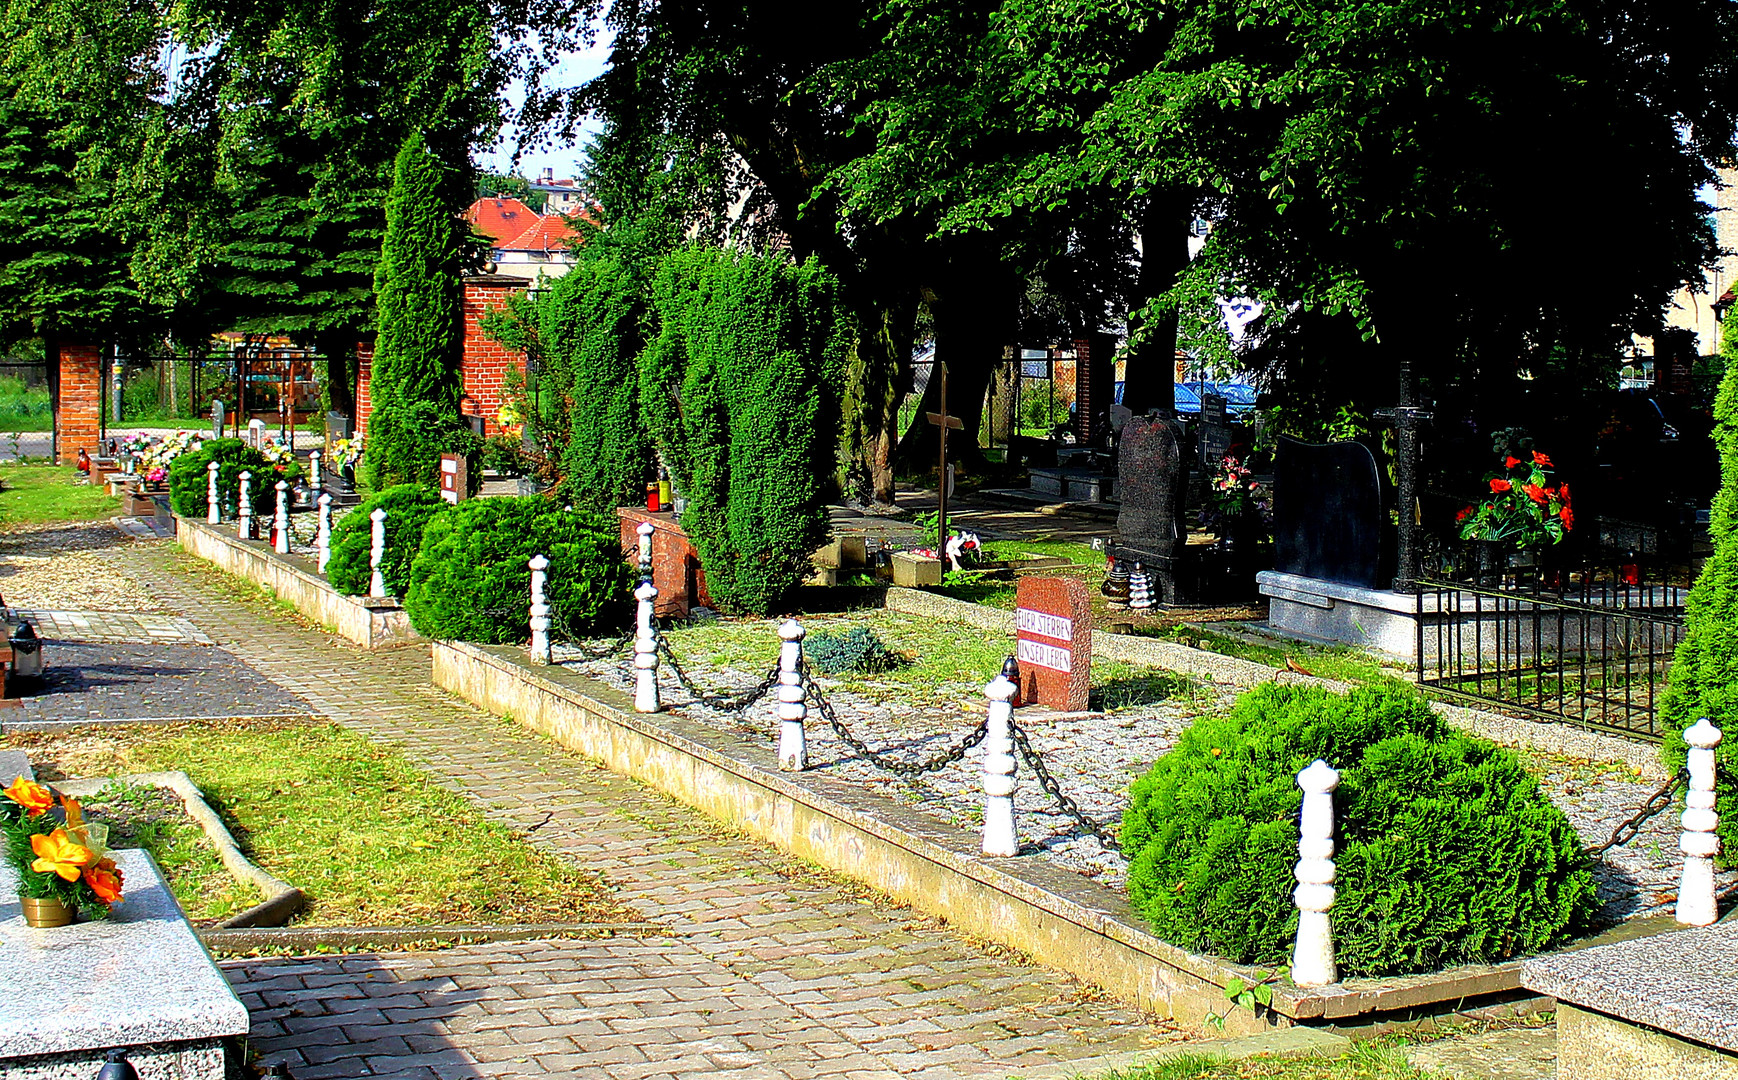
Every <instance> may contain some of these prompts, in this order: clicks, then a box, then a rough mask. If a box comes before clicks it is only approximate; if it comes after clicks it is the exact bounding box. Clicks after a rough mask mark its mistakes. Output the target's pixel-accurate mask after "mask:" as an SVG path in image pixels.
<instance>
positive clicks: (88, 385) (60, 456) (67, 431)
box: [54, 343, 103, 465]
mask: <svg viewBox="0 0 1738 1080" xmlns="http://www.w3.org/2000/svg"><path fill="white" fill-rule="evenodd" d="M102 402H103V351H102V348H101V347H100V346H97V345H69V344H65V343H63V344H62V345H61V346H60V397H59V402H58V405H59V407H58V408H57V409H56V410H55V413H54V433H55V439H54V453H55V458H56V460H58V461H59V462H60V463H61V464H62V465H70V464H72V463H73V462H75V461H77V460H78V452H79V450H81V449H83V450H86V451H88V452H89V453H90V455H91V456H92V457H96V456H97V436H98V434H99V433H100V431H99V428H100V424H101V419H102Z"/></svg>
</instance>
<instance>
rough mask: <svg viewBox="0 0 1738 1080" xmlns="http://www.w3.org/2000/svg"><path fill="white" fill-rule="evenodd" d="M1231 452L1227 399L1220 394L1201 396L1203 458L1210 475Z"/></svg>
mask: <svg viewBox="0 0 1738 1080" xmlns="http://www.w3.org/2000/svg"><path fill="white" fill-rule="evenodd" d="M1230 452H1231V422H1230V420H1229V419H1228V418H1227V417H1226V415H1225V399H1224V398H1222V397H1220V396H1219V395H1218V394H1203V395H1201V458H1202V460H1203V462H1204V463H1205V466H1206V468H1207V471H1208V472H1209V473H1213V472H1217V471H1218V470H1219V462H1220V461H1222V460H1224V457H1225V455H1226V454H1228V453H1230Z"/></svg>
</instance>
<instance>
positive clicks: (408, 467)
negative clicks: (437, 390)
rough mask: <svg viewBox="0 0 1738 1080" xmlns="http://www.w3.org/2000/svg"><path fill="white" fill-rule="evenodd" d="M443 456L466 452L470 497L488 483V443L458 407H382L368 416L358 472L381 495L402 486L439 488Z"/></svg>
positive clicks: (420, 403)
mask: <svg viewBox="0 0 1738 1080" xmlns="http://www.w3.org/2000/svg"><path fill="white" fill-rule="evenodd" d="M442 454H462V455H464V458H465V466H466V475H467V477H468V478H469V480H470V494H472V495H475V494H476V493H477V492H478V491H479V490H480V489H481V488H482V485H483V440H482V437H481V436H479V435H478V434H477V433H476V432H474V431H472V430H471V429H470V427H469V426H468V425H466V424H465V422H464V421H462V420H460V419H459V417H458V413H457V411H456V410H455V409H451V408H446V407H443V406H440V405H436V404H435V403H433V402H430V401H414V402H411V403H409V404H406V405H382V406H379V407H377V408H376V409H375V410H374V411H373V412H372V413H369V414H368V448H367V450H366V451H364V453H363V455H362V465H361V468H360V469H359V470H358V471H359V473H360V477H361V480H362V482H363V483H365V484H367V485H368V486H369V487H370V488H373V489H374V490H376V491H385V490H386V489H387V488H389V487H392V486H394V485H397V484H439V483H440V472H441V455H442Z"/></svg>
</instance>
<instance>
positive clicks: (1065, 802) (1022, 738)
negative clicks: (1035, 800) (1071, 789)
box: [1008, 720, 1122, 854]
mask: <svg viewBox="0 0 1738 1080" xmlns="http://www.w3.org/2000/svg"><path fill="white" fill-rule="evenodd" d="M1008 728H1009V730H1010V731H1011V732H1012V733H1013V736H1014V745H1015V747H1017V748H1018V749H1019V751H1020V757H1021V758H1022V759H1024V760H1025V762H1026V764H1027V765H1028V766H1030V767H1031V769H1032V775H1033V776H1035V777H1037V778H1038V786H1039V787H1041V788H1043V789H1044V790H1045V792H1046V793H1048V794H1049V796H1050V797H1051V798H1052V799H1055V800H1056V805H1057V806H1060V807H1061V808H1062V812H1063V813H1064V814H1067V815H1068V816H1069V817H1071V818H1073V819H1074V823H1075V824H1076V825H1079V826H1080V827H1081V828H1082V829H1084V830H1086V831H1087V832H1089V833H1091V834H1092V835H1093V838H1094V839H1096V840H1097V841H1098V843H1099V846H1100V847H1102V848H1104V849H1105V850H1106V851H1114V852H1117V853H1119V854H1120V853H1121V852H1122V845H1121V844H1119V843H1117V840H1116V837H1114V836H1112V835H1110V834H1109V833H1107V832H1105V831H1104V826H1103V825H1100V824H1099V823H1098V822H1096V821H1094V820H1092V819H1091V818H1089V817H1087V816H1086V814H1085V813H1083V812H1082V811H1081V809H1080V805H1079V804H1078V803H1076V802H1075V801H1074V800H1073V799H1070V798H1069V797H1068V796H1067V795H1065V794H1063V793H1062V785H1061V784H1058V783H1057V782H1056V778H1055V777H1054V776H1051V775H1050V770H1049V769H1046V768H1045V767H1044V759H1043V758H1041V757H1039V756H1038V751H1036V750H1034V749H1032V740H1030V739H1028V738H1027V737H1026V729H1024V728H1022V727H1021V726H1020V725H1019V724H1016V723H1014V722H1013V721H1012V720H1009V722H1008Z"/></svg>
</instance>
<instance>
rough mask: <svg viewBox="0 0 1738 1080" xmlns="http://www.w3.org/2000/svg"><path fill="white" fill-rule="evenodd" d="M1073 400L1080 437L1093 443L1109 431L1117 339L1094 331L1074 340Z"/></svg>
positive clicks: (1113, 394) (1097, 441)
mask: <svg viewBox="0 0 1738 1080" xmlns="http://www.w3.org/2000/svg"><path fill="white" fill-rule="evenodd" d="M1074 355H1075V356H1076V357H1077V359H1076V361H1075V365H1074V380H1075V382H1074V401H1075V411H1076V415H1078V416H1079V417H1080V441H1081V442H1082V443H1084V444H1085V445H1088V446H1092V445H1096V444H1097V443H1100V442H1102V441H1103V440H1104V437H1105V435H1106V433H1107V432H1109V431H1110V407H1111V405H1112V404H1113V403H1114V401H1115V397H1116V339H1115V338H1113V337H1111V336H1110V335H1109V334H1094V335H1092V336H1091V337H1090V338H1087V339H1086V340H1083V341H1076V342H1075V343H1074Z"/></svg>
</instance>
